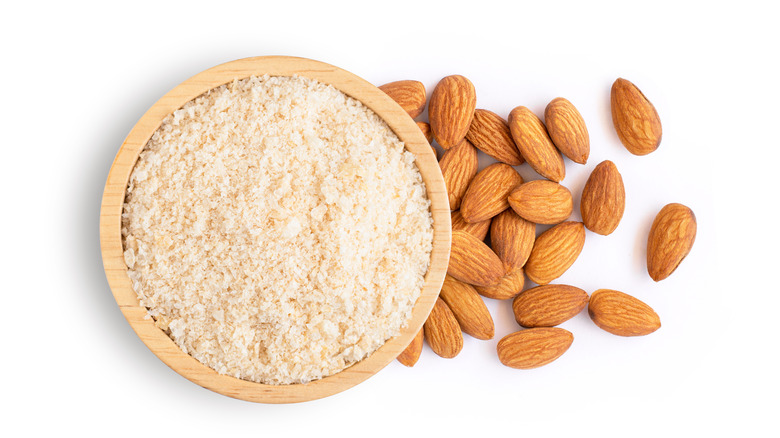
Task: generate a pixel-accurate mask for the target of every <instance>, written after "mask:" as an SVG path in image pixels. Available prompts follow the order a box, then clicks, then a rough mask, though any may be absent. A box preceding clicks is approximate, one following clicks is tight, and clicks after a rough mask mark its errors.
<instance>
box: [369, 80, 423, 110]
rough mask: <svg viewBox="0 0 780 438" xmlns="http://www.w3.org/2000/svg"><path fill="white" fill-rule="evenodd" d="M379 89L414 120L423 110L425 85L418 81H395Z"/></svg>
mask: <svg viewBox="0 0 780 438" xmlns="http://www.w3.org/2000/svg"><path fill="white" fill-rule="evenodd" d="M379 89H380V90H382V91H384V92H385V94H387V95H388V96H390V98H391V99H393V100H394V101H396V102H397V103H398V105H401V108H403V109H404V111H406V113H407V114H409V117H411V118H415V117H417V116H419V115H420V114H422V112H423V110H424V109H425V99H426V94H425V85H423V83H422V82H419V81H395V82H390V83H388V84H384V85H381V86H379Z"/></svg>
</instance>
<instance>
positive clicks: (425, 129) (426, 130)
mask: <svg viewBox="0 0 780 438" xmlns="http://www.w3.org/2000/svg"><path fill="white" fill-rule="evenodd" d="M417 127H419V128H420V131H422V133H423V135H424V136H425V139H426V140H428V143H430V142H432V141H433V133H431V125H429V124H427V123H425V122H417ZM431 149H433V156H435V157H436V159H437V160H438V159H439V151H437V150H436V148H435V147H433V145H431Z"/></svg>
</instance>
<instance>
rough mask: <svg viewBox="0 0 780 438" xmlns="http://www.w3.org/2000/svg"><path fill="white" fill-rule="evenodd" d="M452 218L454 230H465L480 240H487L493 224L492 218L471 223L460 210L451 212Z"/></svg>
mask: <svg viewBox="0 0 780 438" xmlns="http://www.w3.org/2000/svg"><path fill="white" fill-rule="evenodd" d="M499 216H500V215H499ZM451 219H452V231H465V232H467V233H469V234H471V235H472V236H474V237H476V238H477V239H479V240H485V237H487V233H488V231H490V224H491V220H490V219H488V220H484V221H482V222H474V223H471V224H470V223H468V222H466V221H465V220H463V216H461V214H460V210H458V211H453V212H452V213H451ZM532 244H533V243H532ZM529 252H530V250H529Z"/></svg>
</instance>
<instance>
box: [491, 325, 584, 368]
mask: <svg viewBox="0 0 780 438" xmlns="http://www.w3.org/2000/svg"><path fill="white" fill-rule="evenodd" d="M572 342H574V335H572V334H571V332H569V331H567V330H564V329H562V328H557V327H543V328H532V329H526V330H520V331H519V332H514V333H511V334H508V335H506V336H504V338H503V339H501V340H500V341H498V346H497V347H496V350H497V351H498V359H499V360H500V361H501V363H502V364H504V365H506V366H508V367H511V368H518V369H521V370H528V369H532V368H538V367H540V366H542V365H547V364H548V363H550V362H552V361H554V360H555V359H558V358H559V357H561V355H562V354H563V353H565V352H566V350H568V349H569V347H571V344H572Z"/></svg>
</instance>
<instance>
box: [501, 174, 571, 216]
mask: <svg viewBox="0 0 780 438" xmlns="http://www.w3.org/2000/svg"><path fill="white" fill-rule="evenodd" d="M507 200H508V201H509V206H510V207H512V210H514V211H515V213H517V214H518V215H519V216H520V217H522V218H523V219H525V220H528V221H530V222H533V223H535V224H559V223H561V222H563V221H565V220H566V219H568V218H569V216H571V211H572V208H574V207H573V206H574V202H573V200H572V197H571V192H570V191H569V189H567V188H566V187H564V186H562V185H560V184H558V183H556V182H552V181H547V180H544V179H540V180H536V181H528V182H527V183H525V184H522V185H520V186H519V187H517V188H516V189H515V190H513V191H512V193H510V194H509V198H507Z"/></svg>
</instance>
